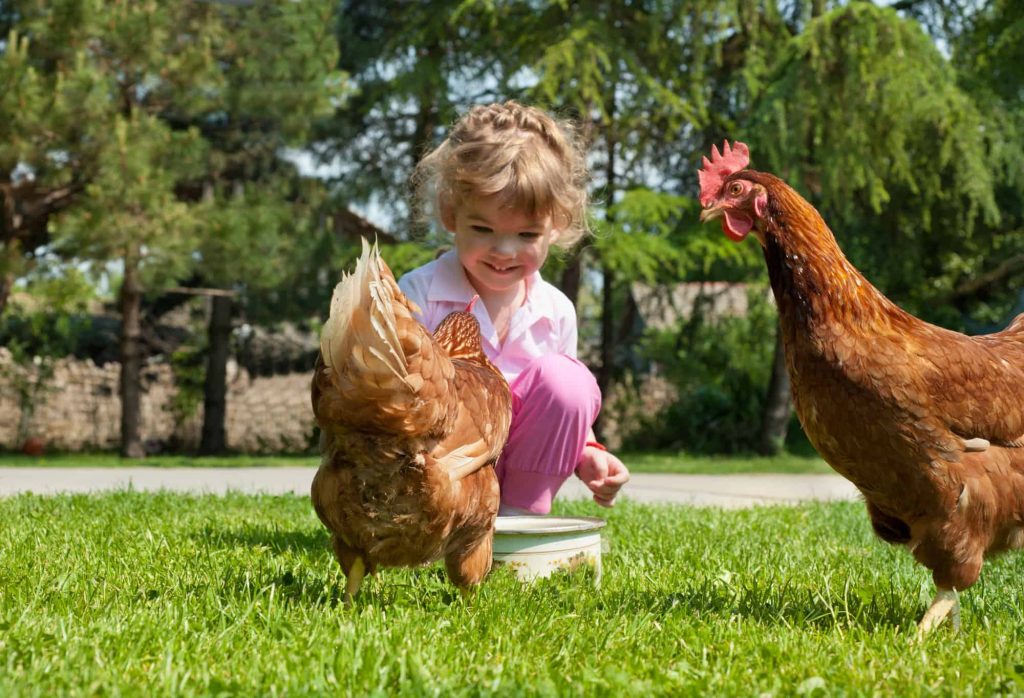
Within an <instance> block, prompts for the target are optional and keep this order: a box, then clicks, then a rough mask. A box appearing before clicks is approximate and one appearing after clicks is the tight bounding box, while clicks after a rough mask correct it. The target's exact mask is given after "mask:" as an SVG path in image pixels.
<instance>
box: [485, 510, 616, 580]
mask: <svg viewBox="0 0 1024 698" xmlns="http://www.w3.org/2000/svg"><path fill="white" fill-rule="evenodd" d="M604 525H605V522H604V519H598V518H595V517H591V516H499V517H498V520H497V521H496V522H495V525H494V563H495V565H505V566H507V567H510V568H512V570H513V571H514V572H515V574H516V576H517V577H518V578H519V579H521V580H523V581H529V580H531V579H537V578H540V577H548V576H550V575H551V574H552V573H553V572H555V571H557V570H563V569H564V570H572V569H575V568H577V567H578V566H580V565H590V566H591V567H593V568H594V584H595V585H596V584H599V583H600V582H601V529H602V528H604Z"/></svg>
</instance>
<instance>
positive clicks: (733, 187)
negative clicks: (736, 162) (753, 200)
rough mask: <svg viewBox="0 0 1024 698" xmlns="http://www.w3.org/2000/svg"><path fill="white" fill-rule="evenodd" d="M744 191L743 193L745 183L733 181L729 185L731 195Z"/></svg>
mask: <svg viewBox="0 0 1024 698" xmlns="http://www.w3.org/2000/svg"><path fill="white" fill-rule="evenodd" d="M742 193H743V185H742V184H740V183H739V182H733V183H732V184H730V185H729V195H730V196H739V195H740V194H742Z"/></svg>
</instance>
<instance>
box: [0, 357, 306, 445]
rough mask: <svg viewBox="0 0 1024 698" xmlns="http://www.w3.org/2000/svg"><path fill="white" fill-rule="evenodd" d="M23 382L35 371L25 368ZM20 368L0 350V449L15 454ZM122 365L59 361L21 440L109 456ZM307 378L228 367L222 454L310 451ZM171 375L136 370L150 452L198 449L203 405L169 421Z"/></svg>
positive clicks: (115, 440)
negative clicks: (256, 373)
mask: <svg viewBox="0 0 1024 698" xmlns="http://www.w3.org/2000/svg"><path fill="white" fill-rule="evenodd" d="M27 370H28V371H29V373H28V374H27V375H28V377H29V378H31V377H33V376H34V375H35V373H34V372H35V371H36V370H37V369H36V368H35V367H29V368H28V369H27ZM25 371H26V369H25V368H23V367H21V366H17V365H15V364H13V363H12V361H11V358H10V353H9V352H7V351H6V350H5V349H3V348H2V347H0V447H2V448H5V449H10V450H16V449H18V448H20V444H19V443H17V440H18V424H19V422H20V420H21V408H20V405H19V403H20V399H19V395H18V390H17V389H16V387H15V382H14V379H13V376H14V375H15V373H16V372H17V373H18V374H20V375H21V376H25V375H26V374H25ZM119 371H120V364H117V363H108V364H106V365H104V366H97V365H96V364H94V363H93V362H92V361H88V360H87V361H79V360H76V359H72V358H67V359H61V360H59V361H57V362H56V365H55V366H54V373H53V377H52V378H51V379H50V380H49V381H47V382H46V384H45V386H46V387H45V388H44V389H43V390H42V391H40V393H38V395H37V398H36V400H35V404H36V407H35V411H34V413H33V414H32V416H31V419H30V420H29V423H28V429H27V430H26V431H27V435H28V436H36V437H39V438H42V439H43V440H44V441H45V442H46V445H47V448H48V449H49V450H53V451H93V450H111V449H116V448H118V446H119V445H120V428H121V427H120V424H121V401H120V398H119V396H118V382H119ZM311 375H312V374H311V373H291V374H287V375H280V376H259V377H255V378H254V377H251V376H250V375H249V374H248V372H246V371H245V370H244V369H239V368H238V367H237V366H236V365H234V364H233V363H232V364H229V367H228V396H227V417H226V424H225V429H226V431H227V443H228V448H230V449H232V450H235V451H240V452H243V453H281V452H298V451H304V450H306V449H308V448H309V446H310V443H311V438H312V433H313V413H312V409H311V407H310V402H309V382H310V378H311ZM176 393H177V389H176V387H175V385H174V375H173V372H172V371H171V367H170V366H169V365H167V364H166V363H149V364H147V365H146V366H145V367H144V368H143V370H142V410H141V412H142V414H141V417H142V419H141V424H142V439H143V441H144V443H145V444H146V447H147V449H148V450H150V451H153V452H159V451H164V450H169V449H174V450H185V451H188V450H191V449H194V448H195V447H196V446H197V445H198V442H199V434H200V429H201V426H202V405H199V407H198V409H197V411H196V413H195V414H192V415H190V416H188V417H185V418H182V417H180V416H178V415H176V414H175V411H174V409H173V399H174V397H175V395H176Z"/></svg>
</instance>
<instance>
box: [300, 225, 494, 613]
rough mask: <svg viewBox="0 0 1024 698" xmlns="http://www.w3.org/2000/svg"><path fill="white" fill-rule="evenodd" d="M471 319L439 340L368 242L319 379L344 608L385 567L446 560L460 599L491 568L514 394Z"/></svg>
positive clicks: (461, 316) (317, 504)
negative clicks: (500, 468) (497, 470)
mask: <svg viewBox="0 0 1024 698" xmlns="http://www.w3.org/2000/svg"><path fill="white" fill-rule="evenodd" d="M469 310H470V309H467V312H458V313H452V314H451V315H449V316H448V317H447V318H445V320H444V321H443V322H442V323H441V324H440V325H439V326H438V328H437V330H436V331H435V332H434V335H433V336H431V335H430V334H429V333H428V332H427V330H426V328H424V327H423V325H422V324H420V323H419V322H418V321H417V320H416V319H415V317H414V313H417V312H418V311H419V309H418V308H416V306H415V305H414V304H413V303H412V302H411V301H410V300H409V299H407V298H406V297H405V296H404V295H403V294H402V292H401V291H400V290H399V288H398V284H397V283H396V282H395V277H394V276H393V275H392V273H391V270H390V269H389V268H388V266H387V264H385V263H384V260H383V259H381V257H380V253H379V251H378V250H377V246H376V245H374V246H373V247H372V248H371V247H370V246H369V245H368V244H367V243H366V241H365V240H364V241H363V254H362V257H361V258H360V259H359V261H358V262H357V264H356V268H355V271H354V272H353V273H352V275H351V276H349V275H344V276H343V277H342V280H341V282H340V283H339V284H338V285H337V287H336V288H335V290H334V297H333V298H332V300H331V314H330V318H329V319H328V321H327V323H326V324H325V325H324V328H323V331H322V333H321V338H320V356H319V357H318V358H317V363H316V370H315V373H314V376H313V390H312V398H313V412H314V414H315V415H316V421H317V424H318V425H319V426H320V429H321V435H320V453H321V461H320V469H319V470H318V471H317V474H316V477H315V478H314V479H313V486H312V498H313V506H314V508H315V509H316V513H317V515H318V516H319V517H320V520H321V521H322V522H323V523H324V525H325V526H326V527H327V528H328V529H329V530H330V531H331V534H332V544H333V547H334V554H335V556H336V557H337V558H338V562H339V563H341V567H342V570H343V571H344V572H345V575H346V577H347V584H346V590H345V595H346V600H351V598H352V596H354V595H355V593H356V592H357V591H358V590H359V586H360V583H361V582H362V579H363V575H364V574H367V573H372V572H373V571H374V570H375V569H376V568H377V567H381V566H383V567H393V566H404V567H409V566H416V565H425V564H428V563H430V562H433V561H435V560H438V559H440V558H442V557H443V558H444V560H445V565H446V568H447V571H448V576H449V578H450V579H451V580H452V582H454V583H455V584H456V585H457V586H459V587H460V588H465V587H467V586H470V585H474V584H477V583H479V582H480V581H481V580H482V579H483V577H484V576H485V575H486V574H487V572H488V570H489V569H490V567H491V544H492V540H493V535H494V520H495V517H496V516H497V513H498V503H499V494H498V480H497V477H496V476H495V474H494V467H493V466H494V463H495V461H496V460H497V458H498V455H499V454H500V453H501V449H502V448H503V447H504V445H505V441H506V439H507V438H508V429H509V422H510V420H511V396H510V393H509V389H508V384H507V383H506V382H505V379H504V377H503V376H502V375H501V373H500V372H499V371H498V369H497V368H495V367H494V365H493V364H491V362H490V361H488V360H487V357H486V356H485V355H484V353H483V351H482V349H481V346H480V327H479V325H478V324H477V321H476V318H474V317H473V315H472V314H471V313H470V312H469Z"/></svg>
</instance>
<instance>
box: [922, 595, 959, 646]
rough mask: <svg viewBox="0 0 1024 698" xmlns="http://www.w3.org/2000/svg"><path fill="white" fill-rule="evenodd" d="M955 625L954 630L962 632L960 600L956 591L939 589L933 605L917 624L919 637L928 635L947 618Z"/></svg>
mask: <svg viewBox="0 0 1024 698" xmlns="http://www.w3.org/2000/svg"><path fill="white" fill-rule="evenodd" d="M947 617H948V618H949V621H950V622H951V623H952V624H953V630H957V631H958V630H960V599H959V597H958V596H957V593H956V589H941V588H940V589H939V590H938V591H936V592H935V599H934V600H933V601H932V605H931V606H929V607H928V610H927V611H925V614H924V617H923V618H921V622H920V623H918V624H917V632H918V634H919V635H927V634H928V633H930V632H931V631H932V630H934V629H935V628H936V627H938V625H939V624H940V623H941V622H942V621H944V620H945V619H946V618H947Z"/></svg>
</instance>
